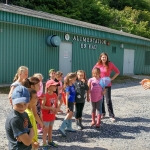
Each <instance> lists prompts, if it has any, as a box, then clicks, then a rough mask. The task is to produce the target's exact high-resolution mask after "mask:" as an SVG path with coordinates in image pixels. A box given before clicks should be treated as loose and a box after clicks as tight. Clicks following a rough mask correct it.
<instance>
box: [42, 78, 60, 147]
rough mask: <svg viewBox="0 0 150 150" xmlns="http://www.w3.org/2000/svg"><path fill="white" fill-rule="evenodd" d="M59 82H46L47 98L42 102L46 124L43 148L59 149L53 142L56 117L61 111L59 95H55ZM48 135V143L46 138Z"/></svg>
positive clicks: (43, 117)
mask: <svg viewBox="0 0 150 150" xmlns="http://www.w3.org/2000/svg"><path fill="white" fill-rule="evenodd" d="M57 84H58V83H57V82H55V81H54V80H49V81H47V82H46V91H47V93H45V98H43V100H42V105H41V109H42V119H43V123H44V126H45V127H44V129H43V147H45V148H46V147H48V146H52V147H58V145H57V144H56V143H54V142H53V140H52V130H53V124H54V120H55V115H56V114H57V112H58V110H59V109H60V108H59V107H60V106H59V105H58V107H57V102H58V98H57V94H56V93H54V91H56V88H57V87H56V86H57ZM47 134H48V142H47V143H46V138H47Z"/></svg>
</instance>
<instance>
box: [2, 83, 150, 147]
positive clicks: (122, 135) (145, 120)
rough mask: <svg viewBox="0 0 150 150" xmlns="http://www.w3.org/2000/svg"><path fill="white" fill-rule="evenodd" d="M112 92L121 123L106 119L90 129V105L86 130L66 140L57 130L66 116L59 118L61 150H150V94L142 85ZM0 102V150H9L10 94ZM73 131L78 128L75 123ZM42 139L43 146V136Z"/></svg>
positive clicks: (121, 86)
mask: <svg viewBox="0 0 150 150" xmlns="http://www.w3.org/2000/svg"><path fill="white" fill-rule="evenodd" d="M112 88H113V89H112V100H113V106H114V112H115V115H116V120H117V122H115V123H112V122H110V120H109V118H106V119H104V120H102V126H101V128H100V129H95V128H90V126H89V123H90V121H91V115H90V112H91V105H90V103H87V102H86V104H85V107H84V115H83V116H84V118H83V120H84V122H83V124H84V126H85V129H84V130H83V131H78V132H77V133H68V134H67V137H66V138H64V137H61V136H60V135H59V132H58V131H57V129H58V127H59V126H60V124H61V122H62V120H63V118H64V116H65V115H58V118H59V119H58V120H56V121H55V125H54V131H53V140H54V141H56V142H57V143H58V144H59V145H60V146H59V148H58V150H80V149H81V150H93V149H94V150H149V149H150V142H149V139H150V90H149V91H148V90H147V91H145V90H143V89H142V88H141V86H140V85H139V84H138V81H134V82H128V83H125V84H115V85H113V87H112ZM0 99H1V105H0V125H1V126H0V128H1V130H0V135H1V138H0V150H7V139H6V136H5V130H4V123H5V118H6V115H7V113H8V111H9V110H10V109H11V108H10V105H9V103H8V100H7V95H6V94H0ZM107 117H108V113H107ZM73 127H74V128H75V123H74V120H73ZM39 139H40V142H41V135H40V136H39ZM51 149H54V148H51Z"/></svg>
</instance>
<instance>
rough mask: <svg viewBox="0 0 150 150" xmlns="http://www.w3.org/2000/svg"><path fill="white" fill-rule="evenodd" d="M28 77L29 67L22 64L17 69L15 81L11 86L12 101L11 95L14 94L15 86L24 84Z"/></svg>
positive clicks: (9, 96)
mask: <svg viewBox="0 0 150 150" xmlns="http://www.w3.org/2000/svg"><path fill="white" fill-rule="evenodd" d="M26 78H28V68H27V67H26V66H20V67H19V68H18V70H17V73H16V75H15V77H14V79H13V83H12V84H11V86H10V92H9V95H8V98H9V100H10V103H12V102H11V95H12V92H13V90H14V88H15V87H16V86H18V85H22V82H23V80H24V79H26Z"/></svg>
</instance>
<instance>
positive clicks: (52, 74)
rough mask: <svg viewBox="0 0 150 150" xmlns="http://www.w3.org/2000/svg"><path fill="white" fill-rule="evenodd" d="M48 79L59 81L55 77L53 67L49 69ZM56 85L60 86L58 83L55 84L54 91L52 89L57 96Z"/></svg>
mask: <svg viewBox="0 0 150 150" xmlns="http://www.w3.org/2000/svg"><path fill="white" fill-rule="evenodd" d="M48 80H54V81H55V82H58V83H59V81H58V80H57V79H56V71H55V69H50V70H49V79H48ZM58 86H60V84H58V85H57V88H56V91H54V92H55V93H56V94H57V96H58ZM45 89H46V88H45ZM45 93H46V91H45Z"/></svg>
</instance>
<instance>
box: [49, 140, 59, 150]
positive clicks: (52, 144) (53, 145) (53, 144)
mask: <svg viewBox="0 0 150 150" xmlns="http://www.w3.org/2000/svg"><path fill="white" fill-rule="evenodd" d="M48 145H49V146H52V147H56V148H57V147H58V145H57V144H56V143H54V142H53V141H51V142H48Z"/></svg>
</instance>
